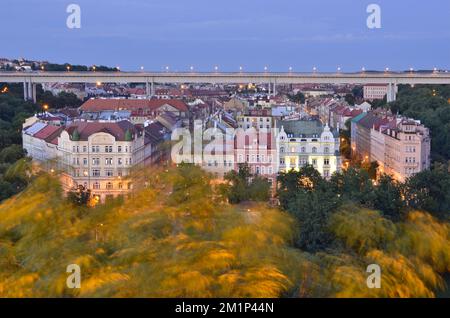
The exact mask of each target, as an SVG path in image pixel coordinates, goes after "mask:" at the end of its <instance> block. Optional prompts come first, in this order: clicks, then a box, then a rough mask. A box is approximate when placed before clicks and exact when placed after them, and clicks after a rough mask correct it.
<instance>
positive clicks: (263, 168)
mask: <svg viewBox="0 0 450 318" xmlns="http://www.w3.org/2000/svg"><path fill="white" fill-rule="evenodd" d="M261 174H266V167H264V166H262V167H261Z"/></svg>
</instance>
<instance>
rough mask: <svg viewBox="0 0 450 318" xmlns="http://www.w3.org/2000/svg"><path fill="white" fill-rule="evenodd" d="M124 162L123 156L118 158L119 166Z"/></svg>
mask: <svg viewBox="0 0 450 318" xmlns="http://www.w3.org/2000/svg"><path fill="white" fill-rule="evenodd" d="M122 163H123V161H122V158H117V164H118V165H119V166H121V165H122Z"/></svg>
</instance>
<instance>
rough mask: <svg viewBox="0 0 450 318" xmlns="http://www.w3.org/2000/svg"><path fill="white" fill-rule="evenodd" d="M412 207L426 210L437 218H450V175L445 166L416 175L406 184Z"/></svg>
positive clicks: (407, 195) (438, 164)
mask: <svg viewBox="0 0 450 318" xmlns="http://www.w3.org/2000/svg"><path fill="white" fill-rule="evenodd" d="M406 197H407V200H408V204H409V206H410V207H412V208H414V209H419V210H425V211H427V212H430V213H432V214H433V215H435V216H437V217H444V218H445V217H449V216H450V173H449V170H448V167H447V166H446V165H444V164H440V163H436V164H435V165H434V167H433V169H431V170H425V171H422V172H419V173H417V174H415V175H414V176H413V177H411V178H409V179H408V180H407V182H406Z"/></svg>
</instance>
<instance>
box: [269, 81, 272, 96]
mask: <svg viewBox="0 0 450 318" xmlns="http://www.w3.org/2000/svg"><path fill="white" fill-rule="evenodd" d="M271 94H272V83H271V82H269V91H268V96H269V97H270V96H271Z"/></svg>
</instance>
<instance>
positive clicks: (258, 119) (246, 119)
mask: <svg viewBox="0 0 450 318" xmlns="http://www.w3.org/2000/svg"><path fill="white" fill-rule="evenodd" d="M237 123H238V127H239V128H242V129H244V130H246V129H250V128H255V129H256V130H258V129H271V128H273V127H274V124H275V121H274V120H273V117H272V111H271V110H270V109H263V110H250V111H249V112H248V113H247V114H245V115H239V116H237Z"/></svg>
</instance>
